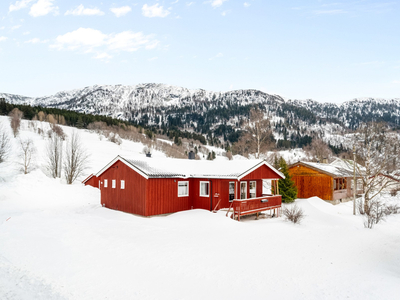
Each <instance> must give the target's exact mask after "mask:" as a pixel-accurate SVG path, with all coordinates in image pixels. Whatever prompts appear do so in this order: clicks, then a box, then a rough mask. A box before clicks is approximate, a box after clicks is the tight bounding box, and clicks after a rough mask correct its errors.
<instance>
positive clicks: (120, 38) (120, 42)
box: [108, 31, 157, 52]
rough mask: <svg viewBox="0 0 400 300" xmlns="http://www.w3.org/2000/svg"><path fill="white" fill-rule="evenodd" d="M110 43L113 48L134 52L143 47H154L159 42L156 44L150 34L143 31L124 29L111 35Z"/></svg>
mask: <svg viewBox="0 0 400 300" xmlns="http://www.w3.org/2000/svg"><path fill="white" fill-rule="evenodd" d="M108 45H109V46H108V47H109V48H110V49H111V50H121V51H128V52H132V51H136V50H138V49H139V48H141V47H145V48H146V49H152V48H154V47H155V46H156V45H157V43H156V44H154V42H152V41H151V39H150V37H149V36H145V35H144V34H143V33H141V32H132V31H123V32H121V33H118V34H116V35H113V36H112V37H110V39H109V40H108ZM153 46H154V47H153Z"/></svg>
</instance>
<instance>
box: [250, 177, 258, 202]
mask: <svg viewBox="0 0 400 300" xmlns="http://www.w3.org/2000/svg"><path fill="white" fill-rule="evenodd" d="M249 188H250V198H255V197H256V191H257V189H256V182H255V181H250V185H249Z"/></svg>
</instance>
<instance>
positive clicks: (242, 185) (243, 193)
mask: <svg viewBox="0 0 400 300" xmlns="http://www.w3.org/2000/svg"><path fill="white" fill-rule="evenodd" d="M246 198H247V182H246V181H243V182H241V183H240V199H246Z"/></svg>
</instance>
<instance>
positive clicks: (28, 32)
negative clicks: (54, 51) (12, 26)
mask: <svg viewBox="0 0 400 300" xmlns="http://www.w3.org/2000/svg"><path fill="white" fill-rule="evenodd" d="M29 34H31V32H30V31H25V32H24V33H23V35H29Z"/></svg>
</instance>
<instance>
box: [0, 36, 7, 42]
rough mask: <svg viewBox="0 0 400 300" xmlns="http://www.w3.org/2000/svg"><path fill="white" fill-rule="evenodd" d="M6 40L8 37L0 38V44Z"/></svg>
mask: <svg viewBox="0 0 400 300" xmlns="http://www.w3.org/2000/svg"><path fill="white" fill-rule="evenodd" d="M7 39H8V37H5V36H0V42H4V41H5V40H7Z"/></svg>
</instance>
